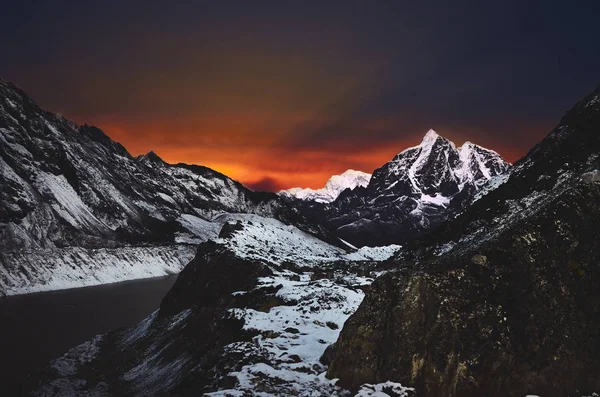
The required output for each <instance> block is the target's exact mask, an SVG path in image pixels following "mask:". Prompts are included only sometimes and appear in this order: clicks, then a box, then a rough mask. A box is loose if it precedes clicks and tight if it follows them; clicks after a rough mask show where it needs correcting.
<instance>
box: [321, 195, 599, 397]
mask: <svg viewBox="0 0 600 397" xmlns="http://www.w3.org/2000/svg"><path fill="white" fill-rule="evenodd" d="M599 204H600V186H582V187H580V188H578V189H576V190H573V191H571V192H570V193H569V194H568V195H566V196H565V197H562V198H560V199H559V200H557V202H556V203H555V204H554V205H553V206H551V207H550V208H548V209H547V210H546V211H544V212H543V213H541V214H539V216H538V217H537V218H536V219H532V220H529V221H527V222H523V223H521V224H519V225H518V226H517V227H515V228H512V229H511V230H509V231H507V232H505V233H504V234H503V235H502V236H501V237H500V238H499V239H498V240H495V241H494V242H492V243H489V244H486V245H483V246H481V247H480V248H479V249H477V250H476V251H465V252H464V253H463V255H460V256H458V257H455V258H452V257H451V258H449V259H447V260H444V259H441V260H439V261H433V262H432V263H429V264H427V265H426V266H423V267H422V268H417V269H411V270H406V271H400V272H396V273H393V274H389V275H386V276H384V277H382V278H381V279H379V280H377V281H376V282H375V283H374V284H373V285H372V287H371V289H370V291H369V293H368V294H367V296H366V298H365V300H364V301H363V304H362V305H361V306H360V308H359V310H358V311H357V313H356V314H355V315H353V316H352V317H351V318H350V319H349V320H348V321H347V323H346V326H345V327H344V330H343V331H342V334H341V336H340V339H339V340H338V342H337V344H336V349H335V353H334V359H333V363H332V365H331V367H330V369H329V375H330V376H332V377H339V378H340V379H341V385H342V386H343V387H347V388H350V389H355V388H357V387H359V386H360V385H361V384H363V383H367V382H371V383H377V382H384V381H386V380H394V381H397V382H400V383H402V384H403V385H408V386H414V387H416V388H417V390H418V391H419V393H420V394H419V395H421V396H525V395H528V394H537V395H545V396H546V395H547V396H552V395H556V396H558V395H564V396H567V395H574V393H575V392H576V391H582V392H586V391H587V392H590V393H591V392H594V391H597V390H599V389H600V294H599V293H598V285H599V283H600V266H599V263H600V243H599V241H598V239H597V237H595V236H598V235H599V233H600V205H599Z"/></svg>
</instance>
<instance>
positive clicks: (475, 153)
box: [296, 130, 510, 246]
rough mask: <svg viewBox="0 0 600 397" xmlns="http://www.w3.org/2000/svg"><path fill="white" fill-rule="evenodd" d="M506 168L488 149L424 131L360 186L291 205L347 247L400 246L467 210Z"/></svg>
mask: <svg viewBox="0 0 600 397" xmlns="http://www.w3.org/2000/svg"><path fill="white" fill-rule="evenodd" d="M509 168H510V164H508V163H507V162H506V161H504V160H503V159H502V157H501V156H500V155H499V154H498V153H496V152H494V151H492V150H489V149H485V148H483V147H481V146H478V145H475V144H473V143H471V142H466V143H465V144H463V145H462V146H461V147H459V148H457V147H456V145H455V144H454V143H453V142H451V141H449V140H448V139H446V138H443V137H441V136H440V135H438V134H437V133H436V132H435V131H433V130H429V131H428V132H427V133H426V134H425V136H424V137H423V140H422V141H421V143H420V144H419V145H418V146H415V147H411V148H408V149H405V150H404V151H402V152H401V153H399V154H398V155H396V156H395V157H394V159H392V161H390V162H388V163H386V164H385V165H383V166H382V167H381V168H379V169H377V170H375V171H374V172H373V176H372V177H371V180H370V182H369V184H368V185H367V186H366V187H358V188H356V189H354V190H352V191H350V190H346V191H344V192H342V193H341V194H340V196H339V197H338V198H337V199H336V200H335V201H333V202H332V203H330V204H320V203H313V202H307V203H305V202H297V203H296V204H297V205H298V207H299V208H301V209H302V210H303V211H304V212H305V213H306V214H307V216H308V217H309V218H311V219H313V220H315V221H316V222H320V223H323V224H325V225H326V226H328V227H329V228H330V229H331V230H332V231H334V232H335V233H336V234H337V235H338V236H340V237H341V238H342V239H344V240H347V241H349V242H350V243H352V244H355V245H358V246H362V245H386V244H392V243H405V242H407V241H410V240H412V239H415V238H417V237H419V236H421V235H423V234H425V233H427V232H429V231H431V230H433V229H435V227H437V226H438V225H439V224H440V223H442V222H443V221H444V220H446V219H448V218H450V217H452V216H454V215H456V214H457V213H459V212H460V211H461V210H462V209H464V208H465V207H466V206H468V205H469V204H470V203H471V201H472V200H473V198H474V197H475V195H476V194H477V193H478V192H479V191H481V190H482V189H484V188H485V187H486V185H487V184H488V183H489V182H490V180H492V179H493V178H495V177H498V176H499V175H502V174H503V173H505V172H507V171H508V170H509Z"/></svg>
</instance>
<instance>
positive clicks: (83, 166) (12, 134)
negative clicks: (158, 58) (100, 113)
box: [0, 81, 335, 293]
mask: <svg viewBox="0 0 600 397" xmlns="http://www.w3.org/2000/svg"><path fill="white" fill-rule="evenodd" d="M0 147H1V148H2V150H1V151H0V184H1V186H2V189H0V242H1V244H2V248H3V250H2V253H0V263H1V264H2V266H3V267H4V269H5V272H3V273H2V276H0V293H7V292H8V293H15V292H19V291H20V292H26V291H33V290H36V291H37V290H40V288H41V289H42V290H43V289H45V288H57V287H60V285H61V283H64V282H67V281H68V280H69V279H72V281H73V283H74V284H70V283H68V282H67V284H62V285H63V286H64V287H74V286H78V285H79V284H78V283H80V282H83V283H86V282H96V281H97V280H94V279H93V278H91V279H90V278H89V277H84V274H86V272H85V271H82V273H77V272H78V270H77V271H76V272H75V274H73V273H72V272H71V268H72V266H71V265H72V264H73V262H72V260H71V258H72V257H79V256H80V252H79V251H77V250H75V251H73V250H71V249H70V248H71V247H78V248H85V249H91V250H97V249H103V250H114V251H111V252H112V253H113V254H114V255H113V256H116V259H115V260H114V261H112V260H111V261H109V262H110V263H112V265H111V266H116V267H115V268H114V270H115V271H114V272H112V271H111V272H110V273H111V274H118V273H119V272H118V268H119V266H122V265H123V261H122V260H121V259H119V257H120V253H119V251H118V250H119V249H120V247H126V246H154V247H156V246H164V247H165V250H167V251H171V253H172V254H173V255H170V256H167V257H166V258H169V260H168V261H167V262H164V261H162V260H157V261H154V262H152V261H150V262H152V263H156V264H158V263H160V264H161V265H160V266H159V267H158V268H157V269H154V270H149V271H140V272H137V274H140V275H142V274H145V275H161V274H170V273H172V272H173V269H181V268H182V267H183V266H184V265H185V263H187V261H188V260H189V259H191V257H192V256H193V253H194V245H195V244H198V243H199V242H202V241H206V240H207V239H209V238H214V237H216V236H217V235H218V232H219V230H220V228H221V226H222V225H221V224H219V223H218V222H217V223H215V222H213V221H212V220H213V218H215V217H216V216H217V215H219V214H220V213H223V212H228V213H255V214H260V215H264V216H268V217H273V218H276V219H280V220H282V221H283V222H286V223H294V224H296V225H298V227H300V228H301V229H303V230H305V231H307V232H309V233H313V234H316V235H319V236H321V237H322V238H324V239H329V240H330V241H333V242H334V243H335V239H333V238H332V237H331V236H330V235H329V234H328V233H327V232H326V231H325V230H324V229H323V228H321V227H319V226H318V225H312V224H309V223H307V222H305V220H304V219H303V217H302V215H301V214H299V213H298V211H297V210H295V209H293V208H291V207H290V206H289V205H288V204H287V203H286V202H284V201H283V200H282V199H281V198H279V197H278V196H277V195H276V194H274V193H263V192H253V191H251V190H249V189H247V188H246V187H244V186H243V185H242V184H240V183H238V182H236V181H234V180H232V179H230V178H228V177H226V176H225V175H223V174H220V173H218V172H216V171H214V170H211V169H209V168H206V167H202V166H196V165H187V164H176V165H171V164H167V163H165V162H164V161H162V160H161V159H160V157H158V156H157V155H156V154H155V153H148V154H146V155H143V156H139V157H138V158H135V157H133V156H131V155H130V154H129V153H128V152H127V150H126V149H125V148H124V147H123V146H122V145H120V144H119V143H117V142H114V141H113V140H111V139H110V138H109V137H108V136H107V135H106V134H104V133H103V132H102V131H101V130H100V129H98V128H96V127H91V126H87V125H84V126H81V127H80V126H77V125H76V124H75V123H73V122H72V121H69V120H67V119H65V118H63V117H62V116H58V115H55V114H52V113H50V112H46V111H44V110H42V109H40V108H39V106H38V105H37V104H36V103H35V102H34V101H33V100H31V99H30V98H29V97H28V96H27V95H26V94H25V93H24V92H23V91H22V90H20V89H19V88H18V87H16V86H14V85H13V84H11V83H8V82H4V81H0ZM167 246H169V247H167ZM175 246H184V248H185V249H183V250H181V249H179V248H177V247H175ZM40 250H42V251H43V252H44V255H43V256H44V257H47V258H48V263H49V264H55V265H49V266H36V265H35V263H33V262H31V261H29V260H26V258H24V257H23V255H22V254H23V251H27V252H32V253H33V251H39V252H41V251H40ZM33 254H35V253H33ZM155 254H156V255H159V253H158V252H156V253H155ZM105 256H106V255H104V253H103V254H102V255H100V256H98V255H95V254H90V257H96V258H98V257H105ZM109 256H110V255H109ZM125 256H126V255H125ZM83 257H88V255H87V254H86V255H83ZM15 258H18V260H17V259H15ZM173 261H175V262H173ZM125 262H127V263H129V262H128V261H125ZM66 263H69V265H68V266H67V265H66ZM79 266H86V264H85V263H81V264H75V267H76V268H77V267H79ZM136 266H139V264H136ZM148 266H150V265H148ZM157 266H158V265H157ZM65 272H66V273H65ZM135 273H136V272H134V273H133V274H135ZM53 279H54V281H53ZM59 279H60V280H61V281H60V282H58V281H56V280H59ZM78 280H83V281H78ZM110 280H111V281H119V278H118V277H117V279H112V278H111V279H110ZM50 286H52V287H50Z"/></svg>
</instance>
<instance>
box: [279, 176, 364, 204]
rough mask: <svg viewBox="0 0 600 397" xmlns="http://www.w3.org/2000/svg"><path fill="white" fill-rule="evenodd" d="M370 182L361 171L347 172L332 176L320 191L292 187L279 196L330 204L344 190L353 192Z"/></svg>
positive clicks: (281, 192)
mask: <svg viewBox="0 0 600 397" xmlns="http://www.w3.org/2000/svg"><path fill="white" fill-rule="evenodd" d="M370 180H371V174H367V173H366V172H362V171H355V170H347V171H345V172H344V173H343V174H340V175H334V176H332V177H331V178H329V180H328V181H327V183H326V184H325V187H323V188H321V189H317V190H314V189H310V188H304V189H303V188H299V187H294V188H291V189H287V190H282V191H280V192H279V194H281V195H283V196H286V197H293V198H297V199H300V200H313V201H316V202H319V203H331V202H332V201H334V200H335V199H336V198H338V196H339V195H340V193H342V192H343V191H344V190H346V189H350V190H354V189H355V188H356V187H365V186H367V185H368V184H369V181H370Z"/></svg>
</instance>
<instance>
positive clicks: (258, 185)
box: [244, 176, 282, 192]
mask: <svg viewBox="0 0 600 397" xmlns="http://www.w3.org/2000/svg"><path fill="white" fill-rule="evenodd" d="M244 185H246V186H247V187H248V188H250V189H252V190H254V191H256V192H278V191H280V190H282V184H281V182H279V181H278V180H276V179H274V178H271V177H268V176H266V177H264V178H262V179H259V180H257V181H254V182H246V183H244Z"/></svg>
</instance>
